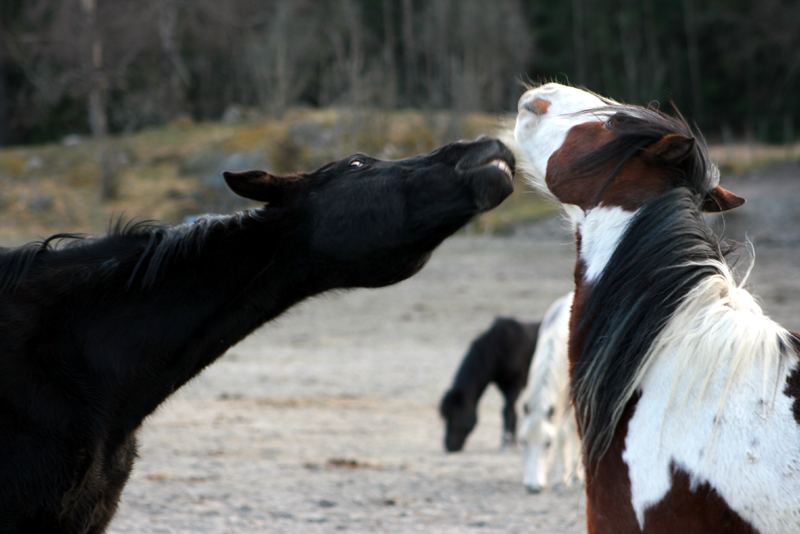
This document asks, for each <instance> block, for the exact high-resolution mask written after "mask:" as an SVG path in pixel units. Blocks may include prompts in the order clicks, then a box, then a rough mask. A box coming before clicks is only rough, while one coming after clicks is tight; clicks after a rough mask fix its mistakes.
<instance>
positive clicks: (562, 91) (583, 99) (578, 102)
mask: <svg viewBox="0 0 800 534" xmlns="http://www.w3.org/2000/svg"><path fill="white" fill-rule="evenodd" d="M612 103H613V102H612ZM607 105H608V103H607V102H604V101H603V100H601V99H600V97H598V96H597V95H594V94H592V93H589V92H587V91H583V90H581V89H577V88H575V87H568V86H565V85H561V84H557V83H548V84H545V85H542V86H540V87H537V88H535V89H530V90H528V91H526V92H525V94H523V95H522V97H521V98H520V99H519V103H518V105H517V110H518V113H517V122H516V125H515V127H514V138H515V139H516V142H517V144H518V146H519V148H520V149H521V150H522V154H521V156H522V158H521V160H522V168H523V172H525V174H526V178H527V179H528V181H529V182H530V183H531V185H533V186H534V187H537V188H539V189H542V190H544V191H547V185H546V184H545V182H544V180H545V176H546V175H547V162H548V160H549V159H550V156H552V155H553V152H555V151H556V150H558V149H559V148H560V147H561V145H562V144H563V143H564V139H566V137H567V133H568V132H569V130H570V129H571V128H572V127H573V126H577V125H578V124H583V123H586V122H591V121H592V120H597V121H602V120H605V117H592V115H590V114H586V115H584V114H581V115H575V113H578V112H581V111H586V110H591V109H595V108H601V107H604V106H607Z"/></svg>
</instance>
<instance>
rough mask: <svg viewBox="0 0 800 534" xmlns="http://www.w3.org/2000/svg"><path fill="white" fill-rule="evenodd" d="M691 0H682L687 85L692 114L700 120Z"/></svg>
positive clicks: (695, 44)
mask: <svg viewBox="0 0 800 534" xmlns="http://www.w3.org/2000/svg"><path fill="white" fill-rule="evenodd" d="M693 9H694V8H693V7H692V1H691V0H683V29H684V32H685V33H686V56H687V59H688V62H689V85H690V89H691V94H692V116H694V117H695V120H696V121H698V122H700V121H701V120H702V111H703V110H702V102H701V99H702V95H701V90H700V59H699V54H698V46H697V24H696V23H695V16H694V10H693Z"/></svg>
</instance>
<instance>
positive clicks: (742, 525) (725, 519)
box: [609, 464, 758, 534]
mask: <svg viewBox="0 0 800 534" xmlns="http://www.w3.org/2000/svg"><path fill="white" fill-rule="evenodd" d="M670 471H671V475H672V487H671V488H670V490H669V493H667V495H666V496H665V497H664V498H663V499H661V500H660V501H659V502H658V503H656V504H655V505H654V506H652V507H650V508H648V509H647V511H646V512H645V514H644V526H645V531H646V532H647V533H648V534H651V533H652V534H672V533H675V532H681V533H687V534H688V533H689V532H703V533H708V534H713V533H720V534H721V533H725V534H754V533H757V532H758V531H757V530H756V529H754V528H753V526H752V525H750V524H749V523H748V522H747V521H745V520H744V519H742V517H741V516H740V515H739V514H737V513H736V512H734V511H733V510H732V509H731V508H730V506H728V503H726V502H725V500H724V499H723V498H722V497H721V496H720V495H719V493H717V492H716V491H715V490H714V488H712V487H711V486H710V485H709V484H708V483H706V482H704V483H702V484H698V485H697V486H696V487H695V488H692V484H691V480H690V477H689V474H688V473H686V472H685V471H683V470H681V469H680V468H678V467H676V466H675V465H674V464H673V465H671V466H670ZM609 532H610V531H609ZM616 532H623V531H616ZM632 532H635V531H632Z"/></svg>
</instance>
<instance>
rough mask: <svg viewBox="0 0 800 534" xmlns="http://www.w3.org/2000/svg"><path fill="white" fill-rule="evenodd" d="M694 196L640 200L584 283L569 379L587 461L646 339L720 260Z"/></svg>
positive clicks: (609, 433) (603, 445) (613, 419)
mask: <svg viewBox="0 0 800 534" xmlns="http://www.w3.org/2000/svg"><path fill="white" fill-rule="evenodd" d="M700 201H701V196H700V195H698V194H697V193H696V192H695V191H692V190H690V189H687V188H678V189H674V190H671V191H669V192H667V193H665V194H663V195H661V196H659V197H657V198H655V199H653V200H652V201H650V202H649V203H647V204H645V205H644V206H643V207H642V208H641V209H640V210H639V211H638V213H637V214H636V216H635V217H634V219H633V220H632V221H631V223H630V225H629V227H628V229H627V231H626V232H625V234H624V235H623V237H622V239H621V240H620V243H619V245H618V247H617V249H616V250H615V251H614V254H613V256H612V257H611V259H610V260H609V262H608V265H607V266H606V268H605V270H604V271H603V274H602V275H601V276H600V278H599V279H598V280H597V282H596V283H595V285H594V286H593V287H591V288H590V289H589V291H590V292H589V294H588V298H587V301H586V307H585V310H584V313H583V316H582V317H581V321H580V324H579V325H578V332H577V334H578V335H577V338H578V339H581V338H582V339H583V340H584V344H583V347H582V351H581V354H580V355H579V356H578V359H577V362H576V364H575V367H574V369H573V379H572V395H573V399H574V402H575V407H576V415H577V419H578V425H579V427H580V430H581V435H582V440H583V446H584V452H585V454H586V461H587V465H597V463H596V462H597V461H598V460H600V458H601V457H602V456H603V454H604V453H605V452H606V450H607V449H608V446H609V445H610V442H611V439H612V437H613V435H614V432H615V430H616V427H617V424H618V423H619V421H620V418H621V416H622V411H623V410H624V408H625V406H626V405H627V403H628V401H629V400H630V397H629V395H630V393H631V392H630V386H631V384H632V382H633V381H634V380H635V379H636V376H637V373H638V371H639V370H640V368H641V366H642V364H643V358H644V356H645V355H646V354H647V352H648V349H649V347H650V345H651V343H652V342H653V340H654V339H655V338H656V337H657V336H658V334H659V333H660V332H661V330H662V329H663V328H664V326H665V325H666V323H667V322H668V321H669V319H670V317H671V316H672V314H673V313H674V312H675V310H676V309H677V308H678V306H679V305H680V304H681V302H682V301H683V299H684V297H685V296H686V295H687V294H688V293H689V291H690V290H691V289H692V288H693V287H695V285H696V284H697V283H698V282H699V281H700V280H702V279H703V278H705V277H707V276H711V275H714V274H717V272H718V270H717V269H716V268H715V266H714V265H713V263H710V262H709V260H717V261H723V253H722V251H721V249H720V246H719V243H718V240H717V238H716V237H715V236H714V234H713V233H712V231H711V229H710V228H709V227H708V225H707V224H706V222H705V221H704V220H703V216H702V213H701V211H700V209H699V205H700Z"/></svg>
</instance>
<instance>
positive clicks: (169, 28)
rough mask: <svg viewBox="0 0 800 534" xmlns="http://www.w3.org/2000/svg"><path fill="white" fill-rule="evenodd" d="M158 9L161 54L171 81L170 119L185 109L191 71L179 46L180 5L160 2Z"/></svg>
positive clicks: (168, 99) (173, 2)
mask: <svg viewBox="0 0 800 534" xmlns="http://www.w3.org/2000/svg"><path fill="white" fill-rule="evenodd" d="M158 8H159V12H158V36H159V40H160V41H161V52H162V53H163V54H164V58H165V59H166V62H165V67H166V70H167V72H166V73H165V74H166V78H167V79H168V80H169V84H168V94H167V96H166V98H165V104H166V106H167V109H166V110H165V111H166V113H167V115H168V117H170V116H174V115H175V114H176V112H178V111H179V110H181V109H182V108H183V104H184V101H185V96H186V87H187V86H188V85H189V70H188V69H187V68H186V64H185V63H184V62H183V58H182V57H181V53H180V46H179V44H178V36H177V28H178V4H177V2H176V1H175V0H160V1H159V4H158Z"/></svg>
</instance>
